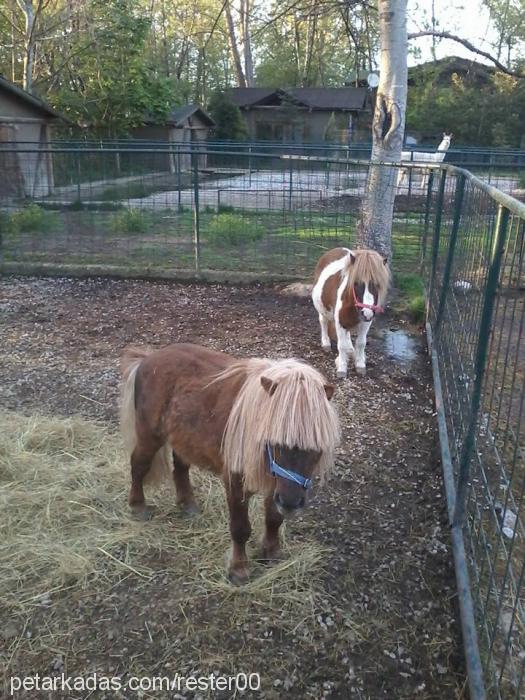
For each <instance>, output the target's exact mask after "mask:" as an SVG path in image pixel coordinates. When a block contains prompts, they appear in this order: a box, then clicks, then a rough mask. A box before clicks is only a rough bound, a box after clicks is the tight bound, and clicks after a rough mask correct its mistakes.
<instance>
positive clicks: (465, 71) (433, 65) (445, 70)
mask: <svg viewBox="0 0 525 700" xmlns="http://www.w3.org/2000/svg"><path fill="white" fill-rule="evenodd" d="M428 73H434V74H437V75H440V76H449V75H452V73H458V74H460V75H461V74H462V75H468V76H469V77H470V78H474V79H478V80H481V81H488V80H489V78H490V77H491V76H493V75H494V74H495V73H497V68H496V67H495V66H491V65H488V64H486V63H480V62H479V61H474V60H473V59H471V58H461V57H460V56H445V57H444V58H439V59H437V60H435V61H426V62H425V63H419V64H418V65H416V66H410V68H409V69H408V79H409V82H411V81H412V80H414V79H417V78H419V77H421V76H425V75H427V74H428Z"/></svg>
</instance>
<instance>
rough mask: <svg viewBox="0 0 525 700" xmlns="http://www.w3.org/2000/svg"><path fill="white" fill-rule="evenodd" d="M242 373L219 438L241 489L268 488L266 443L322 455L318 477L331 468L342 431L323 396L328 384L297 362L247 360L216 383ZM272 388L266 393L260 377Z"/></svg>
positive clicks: (220, 376)
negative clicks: (272, 387) (243, 379)
mask: <svg viewBox="0 0 525 700" xmlns="http://www.w3.org/2000/svg"><path fill="white" fill-rule="evenodd" d="M239 374H243V375H244V377H245V381H244V383H243V385H242V387H241V389H240V391H239V393H238V395H237V397H236V399H235V402H234V404H233V406H232V409H231V411H230V415H229V417H228V421H227V423H226V427H225V430H224V434H223V438H222V447H221V450H222V456H223V459H224V463H225V465H227V468H228V470H229V471H230V473H237V474H243V478H244V488H245V489H246V490H247V491H252V492H260V491H267V490H268V489H269V488H271V484H272V483H273V477H271V475H270V473H269V471H268V466H267V464H266V449H265V447H266V444H267V443H270V444H272V445H282V446H283V447H289V448H293V447H297V448H299V449H302V450H315V451H317V452H321V458H320V461H319V473H320V475H321V477H323V476H324V475H326V473H327V472H328V471H329V469H330V468H331V467H332V465H333V460H334V451H335V448H336V446H337V444H338V443H339V439H340V431H339V420H338V417H337V412H336V410H335V408H334V407H333V406H332V404H331V403H330V402H329V401H328V399H327V397H326V393H325V388H324V387H325V384H326V380H325V378H324V377H323V376H322V374H320V373H319V372H318V371H317V370H315V369H314V368H313V367H311V366H310V365H308V364H306V363H305V362H301V361H300V360H295V359H285V360H269V359H250V360H244V361H242V360H241V361H239V362H238V363H235V364H234V365H232V366H231V367H229V368H228V369H226V370H225V371H224V372H221V374H219V375H218V376H217V377H216V379H215V380H214V381H221V380H225V379H228V378H234V377H236V376H239ZM263 376H264V377H266V378H267V379H269V380H270V381H271V382H273V383H275V384H276V388H275V391H274V392H273V394H272V395H271V396H270V394H269V393H268V392H267V391H266V389H264V387H263V386H262V384H261V377H263Z"/></svg>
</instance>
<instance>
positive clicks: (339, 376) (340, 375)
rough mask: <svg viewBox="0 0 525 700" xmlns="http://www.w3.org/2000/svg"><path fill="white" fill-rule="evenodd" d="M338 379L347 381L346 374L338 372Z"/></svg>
mask: <svg viewBox="0 0 525 700" xmlns="http://www.w3.org/2000/svg"><path fill="white" fill-rule="evenodd" d="M336 376H337V378H338V379H346V372H341V371H340V370H339V371H338V372H337V375H336Z"/></svg>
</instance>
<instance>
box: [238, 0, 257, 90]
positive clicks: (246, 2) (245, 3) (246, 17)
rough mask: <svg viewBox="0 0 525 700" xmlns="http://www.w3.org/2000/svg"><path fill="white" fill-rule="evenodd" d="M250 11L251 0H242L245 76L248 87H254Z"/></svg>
mask: <svg viewBox="0 0 525 700" xmlns="http://www.w3.org/2000/svg"><path fill="white" fill-rule="evenodd" d="M250 11H251V8H250V0H241V30H242V43H243V46H244V77H245V79H246V87H253V86H254V84H255V80H254V72H253V56H252V39H251V36H250Z"/></svg>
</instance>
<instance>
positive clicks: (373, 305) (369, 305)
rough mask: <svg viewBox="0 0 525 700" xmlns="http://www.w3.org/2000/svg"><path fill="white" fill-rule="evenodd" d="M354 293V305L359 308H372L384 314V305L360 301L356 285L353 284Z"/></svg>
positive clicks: (371, 309)
mask: <svg viewBox="0 0 525 700" xmlns="http://www.w3.org/2000/svg"><path fill="white" fill-rule="evenodd" d="M352 294H353V295H354V306H356V307H357V308H358V309H370V311H374V312H375V313H378V314H382V313H383V312H384V309H383V307H382V306H379V305H376V304H363V302H362V301H359V300H358V299H357V296H356V293H355V287H354V285H352Z"/></svg>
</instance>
